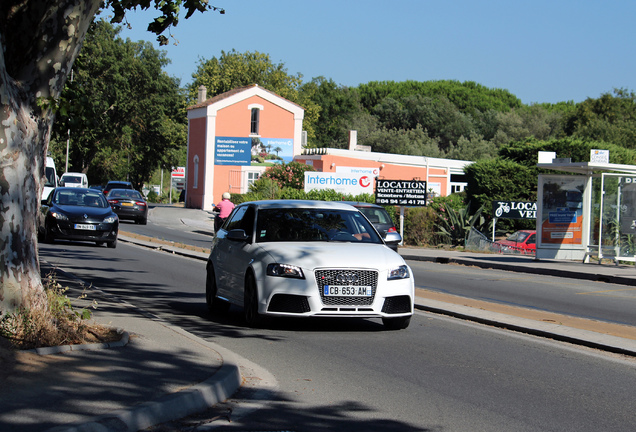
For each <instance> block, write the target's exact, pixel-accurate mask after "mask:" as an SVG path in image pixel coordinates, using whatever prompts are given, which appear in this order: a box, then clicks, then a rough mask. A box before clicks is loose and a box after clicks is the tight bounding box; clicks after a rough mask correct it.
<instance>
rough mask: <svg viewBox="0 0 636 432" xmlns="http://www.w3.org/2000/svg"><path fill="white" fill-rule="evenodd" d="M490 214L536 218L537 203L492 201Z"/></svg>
mask: <svg viewBox="0 0 636 432" xmlns="http://www.w3.org/2000/svg"><path fill="white" fill-rule="evenodd" d="M492 216H493V217H495V218H504V219H536V218H537V203H536V202H530V201H493V202H492Z"/></svg>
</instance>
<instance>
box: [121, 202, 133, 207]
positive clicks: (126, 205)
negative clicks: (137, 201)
mask: <svg viewBox="0 0 636 432" xmlns="http://www.w3.org/2000/svg"><path fill="white" fill-rule="evenodd" d="M121 205H122V206H124V207H132V206H133V203H127V202H124V203H121Z"/></svg>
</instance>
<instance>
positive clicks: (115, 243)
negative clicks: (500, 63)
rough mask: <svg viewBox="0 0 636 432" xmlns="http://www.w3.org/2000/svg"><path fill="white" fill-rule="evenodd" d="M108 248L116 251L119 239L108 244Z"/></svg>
mask: <svg viewBox="0 0 636 432" xmlns="http://www.w3.org/2000/svg"><path fill="white" fill-rule="evenodd" d="M106 246H107V247H109V248H111V249H115V248H116V247H117V239H115V240H113V241H112V242H108V243H106Z"/></svg>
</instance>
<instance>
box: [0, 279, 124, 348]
mask: <svg viewBox="0 0 636 432" xmlns="http://www.w3.org/2000/svg"><path fill="white" fill-rule="evenodd" d="M42 283H43V284H44V296H43V297H42V298H37V297H35V296H34V297H33V298H27V301H26V304H27V305H29V306H23V307H20V308H18V309H16V310H15V311H13V312H9V313H3V312H0V337H2V338H3V339H5V342H6V343H8V344H9V345H10V346H11V347H12V348H14V349H31V348H41V347H51V346H59V345H74V344H85V343H98V342H113V341H117V340H120V339H121V334H120V333H119V332H117V330H115V329H113V328H110V327H106V326H102V325H98V324H95V323H91V322H90V319H91V317H92V309H95V308H96V307H97V302H96V301H93V302H91V304H90V306H88V307H84V308H81V309H80V308H76V307H74V306H73V304H72V302H71V299H70V298H69V297H68V296H67V294H66V293H67V291H68V288H63V287H62V286H61V285H60V284H59V283H57V282H56V280H55V279H54V277H53V276H52V275H49V276H48V277H47V278H46V279H45V280H43V281H42ZM85 299H86V293H85V292H82V294H81V295H80V297H79V298H78V300H85Z"/></svg>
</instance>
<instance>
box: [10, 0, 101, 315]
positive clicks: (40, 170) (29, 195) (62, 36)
mask: <svg viewBox="0 0 636 432" xmlns="http://www.w3.org/2000/svg"><path fill="white" fill-rule="evenodd" d="M100 3H101V2H100V0H56V1H49V0H26V1H23V2H6V3H3V4H0V104H1V105H0V107H1V111H0V222H1V223H2V225H1V227H0V312H7V311H11V310H14V309H15V308H16V307H19V306H23V305H25V306H29V305H32V304H33V302H34V301H35V302H37V301H38V299H41V298H42V293H43V288H42V282H41V280H40V267H39V260H38V249H37V232H36V230H37V227H36V223H37V213H38V211H39V207H40V194H41V191H42V188H43V177H44V165H45V160H46V151H47V148H48V144H49V136H50V131H51V125H52V124H53V119H54V109H53V106H54V105H55V104H54V103H51V102H52V101H56V100H57V98H58V97H59V95H60V94H61V92H62V90H63V88H64V84H65V83H66V79H67V77H68V75H69V74H70V70H71V66H72V65H73V62H74V61H75V58H77V54H78V53H79V49H80V47H81V43H82V41H83V40H84V37H85V36H86V31H87V30H88V27H89V25H90V23H91V22H92V20H93V18H94V16H95V14H96V12H97V10H98V9H99V6H100Z"/></svg>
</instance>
